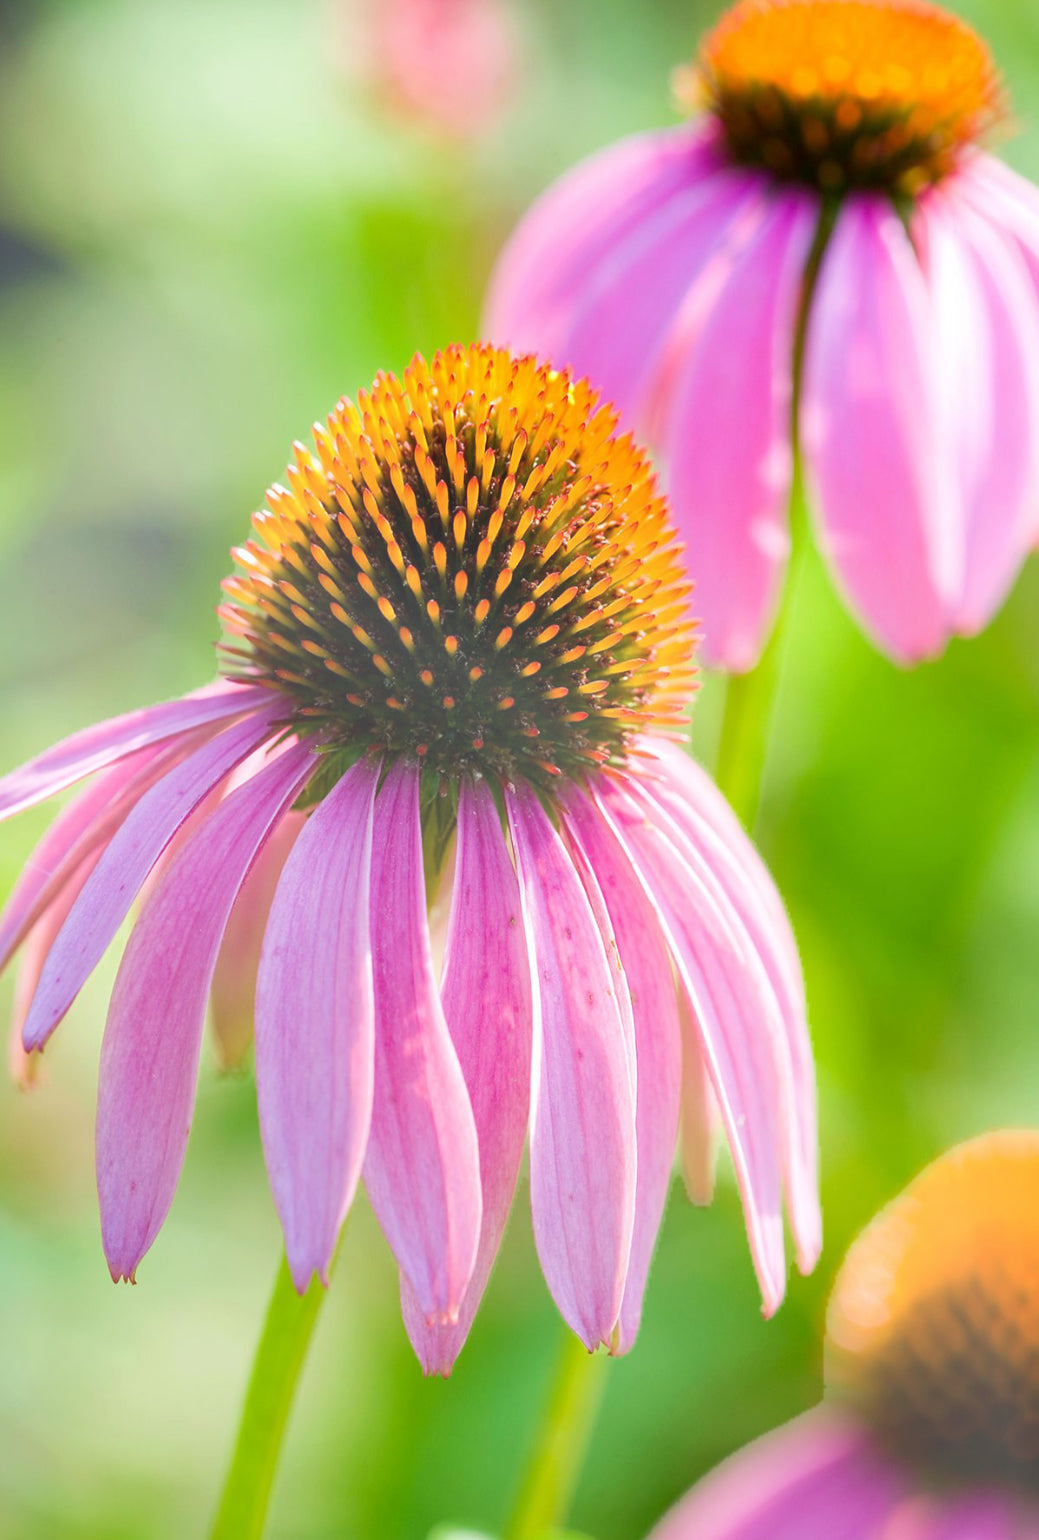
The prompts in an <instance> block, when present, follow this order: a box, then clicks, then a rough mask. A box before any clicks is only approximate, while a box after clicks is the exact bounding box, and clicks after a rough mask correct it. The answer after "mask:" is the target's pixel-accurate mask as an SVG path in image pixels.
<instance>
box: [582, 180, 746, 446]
mask: <svg viewBox="0 0 1039 1540" xmlns="http://www.w3.org/2000/svg"><path fill="white" fill-rule="evenodd" d="M759 187H760V181H759V178H758V177H757V176H756V175H755V174H754V173H750V172H733V171H719V170H717V169H715V167H713V166H709V167H707V168H705V170H703V171H702V172H700V174H699V176H698V177H690V178H689V185H688V186H687V187H685V188H683V189H682V190H681V191H676V192H675V193H674V194H673V195H672V196H671V197H670V198H669V199H668V200H667V202H666V203H664V204H663V205H661V206H660V207H659V208H657V209H655V210H654V211H653V213H652V214H651V215H649V216H647V217H646V218H644V219H641V220H640V221H639V223H638V224H637V225H636V226H635V228H634V229H632V230H631V231H630V232H629V233H628V234H627V235H626V236H625V237H624V238H623V239H620V240H618V241H617V242H615V243H614V245H613V246H612V248H608V249H607V250H606V251H604V252H603V254H602V257H601V259H600V260H599V262H598V263H596V264H595V265H593V266H592V267H591V268H590V270H589V271H588V272H587V273H585V274H582V277H581V282H580V285H579V288H578V290H577V292H575V294H574V296H573V300H572V305H571V312H572V313H571V314H570V315H569V317H568V320H567V324H566V326H565V328H561V329H560V340H559V343H558V345H557V347H556V348H555V350H554V352H553V357H554V358H555V359H556V362H557V363H559V364H565V365H567V366H568V367H569V368H571V369H573V370H574V372H575V373H577V374H580V375H587V376H588V378H589V379H590V380H592V381H593V382H594V384H595V385H596V387H597V388H598V389H599V390H601V391H602V394H603V396H604V397H605V398H606V400H608V401H610V402H612V403H613V405H614V406H615V407H616V408H617V409H618V411H619V412H620V414H621V417H622V419H623V420H625V421H626V422H627V423H628V424H629V425H630V426H631V427H632V428H634V429H638V430H645V429H646V428H647V427H648V423H647V422H646V420H645V417H646V413H645V411H644V407H645V405H646V403H647V392H648V390H649V387H650V385H651V382H652V379H653V375H654V370H655V368H656V366H657V364H658V361H659V357H660V353H661V349H662V348H663V347H664V345H665V339H666V338H667V334H668V329H669V327H670V326H671V324H672V323H673V322H674V319H675V316H676V314H677V312H678V311H679V309H680V307H681V304H682V300H683V298H684V296H685V295H686V293H687V292H688V290H689V288H690V286H691V285H692V284H693V282H694V280H695V279H696V278H697V276H698V275H699V274H700V273H702V272H703V270H704V269H705V268H706V267H708V266H713V265H714V264H715V263H716V262H717V261H718V259H719V255H720V254H721V253H723V252H724V248H725V238H726V235H727V232H728V230H729V227H730V225H731V224H732V222H733V220H734V219H735V217H736V215H737V214H738V213H739V212H740V210H741V209H742V208H744V207H745V206H746V204H747V203H748V202H749V201H751V200H752V199H753V198H754V197H755V195H756V193H757V192H758V189H759ZM723 260H724V258H723Z"/></svg>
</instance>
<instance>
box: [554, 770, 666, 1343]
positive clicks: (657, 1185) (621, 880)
mask: <svg viewBox="0 0 1039 1540" xmlns="http://www.w3.org/2000/svg"><path fill="white" fill-rule="evenodd" d="M565 806H566V812H565V820H564V828H565V831H566V833H567V834H568V836H569V838H570V839H571V840H576V841H577V842H578V844H579V846H580V848H581V850H582V851H583V853H584V857H585V859H586V861H587V864H588V866H589V867H590V868H591V869H592V871H594V873H595V877H596V879H597V881H598V884H599V887H600V889H601V892H602V896H603V898H604V899H605V901H606V907H607V909H608V911H609V916H610V920H611V922H612V925H613V931H614V935H615V937H616V943H617V948H618V951H619V953H620V960H621V966H622V968H623V969H624V974H625V978H626V979H627V984H628V991H629V994H630V996H631V1006H632V1014H633V1017H634V1033H635V1052H636V1059H637V1081H636V1104H635V1133H636V1144H637V1153H638V1160H637V1181H636V1188H635V1222H634V1228H633V1231H632V1242H631V1257H630V1260H629V1263H628V1277H627V1282H626V1284H625V1289H624V1300H623V1303H622V1305H621V1312H620V1319H619V1322H618V1331H617V1348H618V1350H619V1351H620V1352H622V1353H626V1352H627V1351H628V1349H629V1348H630V1347H631V1346H632V1344H633V1343H634V1341H635V1337H636V1335H637V1333H638V1328H639V1320H640V1318H641V1315H642V1297H643V1294H644V1292H645V1288H646V1279H647V1277H648V1275H649V1264H650V1259H651V1258H652V1255H653V1248H654V1246H655V1245H656V1239H657V1232H658V1230H659V1229H660V1220H661V1217H662V1215H663V1212H664V1203H665V1201H666V1198H667V1191H668V1187H669V1186H670V1182H671V1170H672V1167H673V1164H674V1156H675V1141H676V1138H677V1135H678V1100H679V1088H680V1085H681V1079H682V1043H681V1033H680V1027H679V1019H678V998H677V993H676V987H675V980H674V978H673V976H672V972H671V962H670V958H669V956H668V951H667V945H666V943H665V941H664V938H663V936H662V935H661V932H660V927H659V925H658V924H657V918H656V915H655V913H654V911H653V907H652V905H651V904H650V903H649V900H648V899H647V898H646V896H645V894H644V893H643V891H642V887H641V885H640V883H639V880H638V878H637V877H636V875H635V873H634V871H633V870H632V867H631V863H630V861H629V860H628V858H627V856H626V855H625V853H624V851H623V849H622V848H621V846H620V844H619V843H618V841H617V837H616V835H615V834H614V833H613V831H612V830H611V828H610V826H609V824H607V823H606V821H605V820H604V819H603V817H602V815H601V814H600V812H599V810H598V809H597V807H596V806H595V803H594V802H592V801H591V800H590V799H589V798H588V797H587V796H585V795H584V794H583V793H581V792H578V791H574V792H573V793H572V794H571V795H570V796H569V797H568V798H567V801H566V804H565Z"/></svg>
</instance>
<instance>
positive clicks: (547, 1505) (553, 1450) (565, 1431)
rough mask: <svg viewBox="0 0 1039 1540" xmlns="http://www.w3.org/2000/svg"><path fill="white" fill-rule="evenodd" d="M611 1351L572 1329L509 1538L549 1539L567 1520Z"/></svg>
mask: <svg viewBox="0 0 1039 1540" xmlns="http://www.w3.org/2000/svg"><path fill="white" fill-rule="evenodd" d="M608 1363H609V1359H608V1357H607V1355H606V1354H605V1353H589V1352H588V1349H587V1348H586V1347H585V1346H584V1344H583V1343H582V1342H581V1341H579V1339H578V1338H577V1337H575V1336H574V1335H573V1334H572V1333H571V1332H569V1331H567V1333H566V1337H565V1340H564V1342H563V1350H562V1352H561V1354H560V1356H559V1362H558V1365H557V1368H556V1376H555V1380H554V1382H553V1385H552V1390H551V1392H550V1395H549V1398H548V1402H547V1403H546V1406H545V1412H544V1416H543V1418H542V1422H541V1426H540V1428H539V1430H538V1437H537V1443H536V1444H535V1446H534V1452H533V1454H532V1455H531V1458H530V1461H529V1463H528V1465H527V1468H526V1470H525V1471H524V1474H523V1480H522V1482H521V1483H520V1490H519V1496H518V1497H517V1499H516V1504H515V1507H514V1508H513V1511H512V1516H511V1518H510V1519H509V1522H508V1525H507V1526H506V1529H505V1537H504V1540H547V1537H548V1536H549V1535H550V1534H551V1533H552V1532H553V1531H554V1530H556V1529H558V1528H560V1527H561V1526H562V1525H563V1524H564V1523H565V1521H566V1518H567V1515H568V1513H569V1510H570V1504H571V1502H572V1500H573V1495H574V1490H575V1488H576V1486H577V1478H578V1477H579V1475H580V1473H581V1466H582V1465H583V1464H584V1457H585V1453H586V1452H587V1449H588V1442H589V1439H590V1438H591V1435H592V1427H593V1424H594V1422H595V1417H596V1413H597V1412H598V1410H599V1403H600V1402H601V1401H602V1396H603V1391H604V1389H605V1385H606V1380H605V1375H606V1366H607V1364H608Z"/></svg>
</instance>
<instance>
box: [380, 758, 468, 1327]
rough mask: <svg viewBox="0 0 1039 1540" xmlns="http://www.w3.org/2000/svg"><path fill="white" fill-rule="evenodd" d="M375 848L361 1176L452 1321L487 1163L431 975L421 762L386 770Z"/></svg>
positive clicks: (432, 1315) (423, 1290)
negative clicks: (369, 1055) (369, 1108)
mask: <svg viewBox="0 0 1039 1540" xmlns="http://www.w3.org/2000/svg"><path fill="white" fill-rule="evenodd" d="M372 849H373V858H372V894H371V912H372V955H373V959H374V966H375V1105H374V1109H373V1112H372V1128H371V1137H370V1139H369V1142H368V1154H367V1156H366V1159H365V1165H364V1180H365V1184H366V1186H367V1188H368V1195H369V1197H370V1198H371V1201H372V1207H373V1208H374V1209H375V1212H376V1214H377V1215H378V1218H379V1223H380V1224H381V1225H382V1228H383V1230H384V1232H385V1234H386V1238H387V1240H388V1241H389V1243H390V1246H391V1247H392V1248H393V1252H394V1255H395V1256H396V1258H397V1261H398V1263H399V1264H400V1267H401V1271H402V1272H403V1273H404V1275H405V1277H406V1278H407V1280H408V1282H409V1283H410V1285H411V1287H412V1288H413V1289H414V1291H415V1296H416V1299H417V1301H418V1305H419V1308H420V1309H421V1310H422V1311H424V1313H425V1315H426V1316H427V1318H429V1319H431V1320H436V1321H440V1322H442V1323H447V1324H450V1323H452V1322H454V1321H456V1320H457V1319H458V1314H459V1310H460V1308H461V1304H462V1300H463V1298H464V1297H465V1291H466V1288H467V1286H468V1283H469V1280H470V1278H471V1276H472V1273H473V1268H474V1266H475V1263H476V1249H477V1244H478V1241H479V1237H480V1219H481V1200H480V1156H479V1150H478V1147H477V1140H476V1125H475V1122H474V1121H473V1112H472V1107H471V1106H470V1104H469V1095H468V1092H467V1091H466V1088H465V1080H464V1078H463V1076H462V1070H461V1067H460V1065H459V1063H458V1055H457V1054H456V1052H455V1048H454V1045H453V1043H452V1042H451V1035H450V1033H449V1032H448V1029H447V1022H446V1021H445V1020H444V1012H443V1008H442V1006H441V1004H440V994H439V991H438V989H437V986H436V978H435V976H434V973H433V960H432V956H431V954H430V945H429V925H428V921H427V917H426V894H425V881H424V876H423V870H422V829H421V822H420V813H419V772H418V769H417V768H416V767H415V766H413V765H409V764H405V763H404V762H399V763H398V764H396V765H394V767H393V768H392V769H391V770H390V772H389V774H388V775H387V777H386V781H385V783H384V785H383V787H382V789H381V790H380V792H379V795H378V797H377V798H376V802H375V831H374V836H373V842H372Z"/></svg>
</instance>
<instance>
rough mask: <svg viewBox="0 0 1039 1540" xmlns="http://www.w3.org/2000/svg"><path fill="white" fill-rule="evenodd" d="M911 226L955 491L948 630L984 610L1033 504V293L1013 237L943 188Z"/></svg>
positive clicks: (992, 604) (971, 624)
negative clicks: (956, 581) (958, 534)
mask: <svg viewBox="0 0 1039 1540" xmlns="http://www.w3.org/2000/svg"><path fill="white" fill-rule="evenodd" d="M914 232H915V235H916V239H917V244H918V246H919V247H920V248H921V250H922V253H923V260H924V270H925V273H926V275H927V279H928V285H929V288H930V291H931V296H932V300H933V304H934V312H935V323H936V331H937V338H938V346H939V349H940V360H941V368H940V380H941V386H942V391H941V398H940V399H941V402H942V406H943V408H944V423H943V426H944V429H945V433H946V440H945V442H946V453H947V455H948V456H949V457H950V459H952V460H953V462H954V464H955V466H956V471H957V483H958V486H959V488H960V492H961V497H962V501H963V518H964V541H965V556H964V570H963V584H962V591H961V593H960V595H959V596H958V600H957V603H956V606H955V609H954V622H955V626H956V629H957V630H958V631H961V632H963V633H965V634H968V635H969V634H972V633H974V632H976V631H978V630H980V629H981V628H982V626H984V625H985V624H986V623H987V622H988V620H990V619H991V617H992V615H993V613H994V612H995V610H996V609H997V608H998V607H999V605H1000V603H1001V602H1002V600H1003V598H1004V596H1005V594H1006V592H1007V590H1008V588H1009V587H1010V585H1011V583H1012V582H1013V580H1014V578H1015V577H1016V575H1017V572H1018V570H1019V568H1020V566H1021V563H1022V561H1023V559H1024V557H1025V555H1026V554H1027V551H1028V548H1029V546H1030V543H1031V538H1032V533H1033V530H1034V527H1035V523H1036V518H1037V513H1039V448H1037V445H1039V363H1037V360H1039V299H1037V296H1036V293H1035V288H1034V286H1033V284H1032V282H1031V280H1030V277H1029V274H1028V271H1027V268H1026V266H1025V262H1024V259H1023V257H1022V256H1021V255H1020V253H1019V251H1018V250H1017V248H1016V247H1015V245H1014V243H1013V242H1012V240H1011V239H1010V238H1009V237H1008V236H1006V235H1005V234H1004V233H1003V232H1002V231H1000V230H998V229H997V228H995V227H994V226H993V225H992V224H991V223H990V222H988V221H987V220H985V219H983V218H981V217H980V216H979V215H978V214H976V213H975V212H974V209H973V208H972V207H971V205H970V203H969V201H968V200H967V199H965V198H957V197H956V196H955V194H954V192H953V191H946V190H938V191H936V192H934V193H932V194H931V195H930V196H929V197H928V198H925V199H921V200H920V202H919V204H918V206H917V211H916V215H915V220H914Z"/></svg>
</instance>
